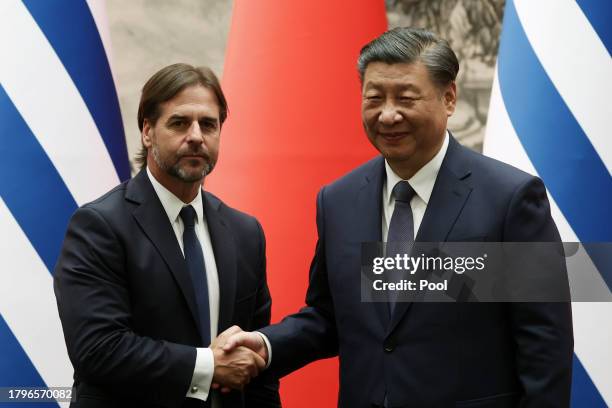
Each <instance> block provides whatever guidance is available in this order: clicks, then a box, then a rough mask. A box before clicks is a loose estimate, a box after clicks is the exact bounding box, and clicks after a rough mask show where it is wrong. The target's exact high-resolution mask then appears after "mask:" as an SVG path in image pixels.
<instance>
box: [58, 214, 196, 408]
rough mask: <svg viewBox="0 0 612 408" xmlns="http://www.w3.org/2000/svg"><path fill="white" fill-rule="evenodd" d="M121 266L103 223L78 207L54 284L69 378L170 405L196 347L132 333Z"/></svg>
mask: <svg viewBox="0 0 612 408" xmlns="http://www.w3.org/2000/svg"><path fill="white" fill-rule="evenodd" d="M125 264H126V259H125V250H124V248H123V247H122V245H121V244H120V242H119V240H118V238H117V236H116V233H115V232H114V231H113V229H112V228H111V226H110V225H109V223H108V221H107V220H106V219H105V218H104V217H103V216H102V215H101V213H100V212H99V211H97V210H96V209H95V208H92V207H89V206H86V207H83V208H80V209H78V210H77V211H76V213H75V214H74V215H73V217H72V219H71V221H70V223H69V225H68V230H67V233H66V237H65V240H64V244H63V247H62V250H61V253H60V256H59V259H58V262H57V264H56V266H55V278H54V290H55V296H56V299H57V305H58V309H59V315H60V319H61V321H62V327H63V330H64V337H65V340H66V345H67V348H68V355H69V357H70V360H71V362H72V365H73V366H74V369H75V380H76V381H77V382H78V381H83V382H86V383H88V384H91V385H93V386H100V387H104V388H108V389H111V390H112V391H113V393H117V394H118V395H123V396H126V397H128V398H132V397H133V398H138V399H140V400H150V401H157V402H161V403H162V404H166V405H168V406H178V405H180V403H181V401H182V400H183V399H184V397H185V394H186V392H187V389H188V387H189V384H190V381H191V377H192V374H193V369H194V365H195V358H196V349H195V348H194V347H190V346H185V345H181V344H176V343H171V342H167V341H164V340H159V339H153V338H149V337H144V336H140V335H138V334H137V333H135V332H134V331H133V328H132V316H131V310H130V294H129V284H128V279H127V276H126V270H125Z"/></svg>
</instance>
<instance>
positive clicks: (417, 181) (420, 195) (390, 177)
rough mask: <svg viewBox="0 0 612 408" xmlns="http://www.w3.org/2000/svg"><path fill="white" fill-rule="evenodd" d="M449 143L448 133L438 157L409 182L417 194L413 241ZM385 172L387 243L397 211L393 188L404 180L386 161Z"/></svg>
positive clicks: (384, 203)
mask: <svg viewBox="0 0 612 408" xmlns="http://www.w3.org/2000/svg"><path fill="white" fill-rule="evenodd" d="M448 141H449V136H448V132H446V137H445V138H444V142H442V147H441V148H440V150H439V151H438V153H436V155H435V156H434V157H433V158H432V159H431V160H430V161H429V162H427V164H426V165H424V166H423V167H421V168H420V169H419V171H417V172H416V173H415V174H414V176H412V177H411V178H410V179H409V180H407V181H408V184H410V187H412V188H413V189H414V191H415V192H416V194H415V195H414V197H412V200H410V207H411V208H412V220H413V222H414V237H412V238H413V239H414V238H416V235H417V232H418V231H419V227H420V226H421V222H422V221H423V216H424V215H425V210H427V204H428V203H429V198H430V197H431V192H432V191H433V188H434V184H435V183H436V178H437V177H438V172H439V171H440V167H441V166H442V161H443V160H444V156H445V155H446V151H447V150H448ZM385 172H386V174H387V178H386V179H385V181H384V183H383V189H382V208H383V211H382V237H383V241H384V242H387V235H388V233H389V223H390V222H391V216H392V215H393V210H394V209H395V197H393V194H392V193H393V187H395V185H396V184H397V183H398V182H399V181H402V178H401V177H400V176H398V175H397V174H395V172H394V171H393V169H391V166H389V163H387V161H386V160H385Z"/></svg>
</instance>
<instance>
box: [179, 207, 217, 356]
mask: <svg viewBox="0 0 612 408" xmlns="http://www.w3.org/2000/svg"><path fill="white" fill-rule="evenodd" d="M179 215H180V217H181V219H182V220H183V225H184V227H185V230H184V231H183V250H184V252H185V262H186V263H187V269H189V274H190V275H191V281H192V283H193V290H194V292H195V298H196V304H197V306H198V314H199V316H198V317H199V320H200V321H199V324H200V335H201V336H202V342H203V345H204V346H205V347H207V346H208V345H209V344H210V309H209V307H208V282H207V281H206V266H205V265H204V255H203V254H202V245H201V244H200V241H199V240H198V237H197V235H196V232H195V218H196V212H195V210H194V209H193V207H192V206H190V205H188V206H186V207H183V209H182V210H181V212H180V214H179Z"/></svg>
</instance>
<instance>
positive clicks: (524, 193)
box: [504, 178, 574, 407]
mask: <svg viewBox="0 0 612 408" xmlns="http://www.w3.org/2000/svg"><path fill="white" fill-rule="evenodd" d="M504 241H506V242H533V243H536V242H552V243H555V242H556V243H559V245H560V237H559V233H558V231H557V227H556V226H555V223H554V221H553V219H552V217H551V214H550V205H549V202H548V199H547V197H546V188H545V187H544V184H543V183H542V181H541V180H540V179H539V178H531V179H529V180H528V181H527V182H525V183H523V184H522V185H521V186H519V187H518V188H517V190H516V192H515V194H514V196H513V198H512V200H511V203H510V205H509V208H508V212H507V216H506V220H505V226H504ZM556 258H557V259H560V257H558V256H557V257H556ZM555 268H557V269H558V271H560V272H561V273H562V275H563V276H562V277H561V279H562V282H561V284H562V285H564V286H565V289H566V291H567V294H568V296H567V297H566V298H567V299H569V286H568V282H567V280H566V277H567V275H566V273H565V272H566V271H565V265H564V263H563V264H562V265H561V264H560V265H556V266H555ZM508 305H509V307H510V319H511V325H512V332H513V336H514V341H515V345H516V363H517V364H516V366H517V370H518V377H519V380H520V383H521V385H522V387H523V391H524V394H523V399H522V401H521V404H520V406H521V407H569V405H570V389H571V378H572V358H573V344H574V342H573V332H572V314H571V303H569V302H529V303H510V304H508Z"/></svg>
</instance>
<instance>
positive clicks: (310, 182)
mask: <svg viewBox="0 0 612 408" xmlns="http://www.w3.org/2000/svg"><path fill="white" fill-rule="evenodd" d="M232 18H233V20H232V25H231V29H230V34H229V38H228V46H227V53H226V59H225V68H224V69H225V72H224V76H223V88H224V90H225V92H226V95H227V98H228V103H229V109H230V112H229V118H228V121H227V122H226V124H225V125H224V127H223V131H222V136H221V138H222V139H221V140H222V141H221V152H220V159H219V164H218V166H217V168H216V169H215V171H214V173H213V174H212V175H211V177H210V179H208V180H207V185H206V189H208V190H210V191H212V192H214V193H216V194H218V195H219V196H220V197H221V198H222V199H224V200H225V201H226V202H227V203H229V204H230V205H232V206H234V207H236V208H239V209H241V210H243V211H246V212H248V213H250V214H253V215H255V216H256V217H257V218H258V219H259V221H260V222H261V223H262V225H263V228H264V231H265V233H266V238H267V242H268V250H267V254H268V282H269V285H270V290H271V292H272V297H273V309H272V321H273V322H277V321H279V320H280V319H282V317H284V316H286V315H287V314H289V313H293V312H295V311H297V310H298V309H299V308H300V307H301V306H303V304H304V295H305V293H306V287H307V283H308V267H309V265H310V261H311V258H312V255H313V253H314V247H315V242H316V226H315V198H316V193H317V191H318V190H319V189H320V187H321V186H322V185H324V184H326V183H329V182H330V181H332V180H334V179H335V178H337V177H338V176H340V175H342V174H343V173H345V172H347V171H348V170H350V169H351V168H353V167H355V166H356V165H358V164H360V163H362V162H364V161H366V160H367V159H369V158H371V157H373V156H374V155H375V153H376V152H375V150H374V149H373V148H372V147H371V146H370V144H369V142H368V141H367V139H366V137H365V135H364V132H363V128H362V125H361V119H360V87H359V79H358V75H357V71H356V61H357V56H358V55H359V50H360V48H361V46H363V45H364V44H365V43H366V42H368V41H369V40H371V39H372V38H374V37H375V36H377V35H378V34H380V33H382V32H383V31H384V30H385V29H386V27H387V21H386V16H385V7H384V1H383V0H359V1H357V0H356V1H351V2H339V1H329V0H298V1H285V0H280V1H279V0H258V1H253V0H235V2H234V10H233V17H232ZM337 393H338V363H337V360H336V359H333V360H327V361H320V362H316V363H314V364H311V365H309V366H307V367H306V368H303V369H301V370H299V371H298V372H296V373H294V374H291V375H289V376H287V377H285V378H284V379H283V380H282V382H281V395H282V399H283V405H284V406H286V407H290V408H294V407H309V408H310V407H332V406H335V405H336V402H337Z"/></svg>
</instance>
